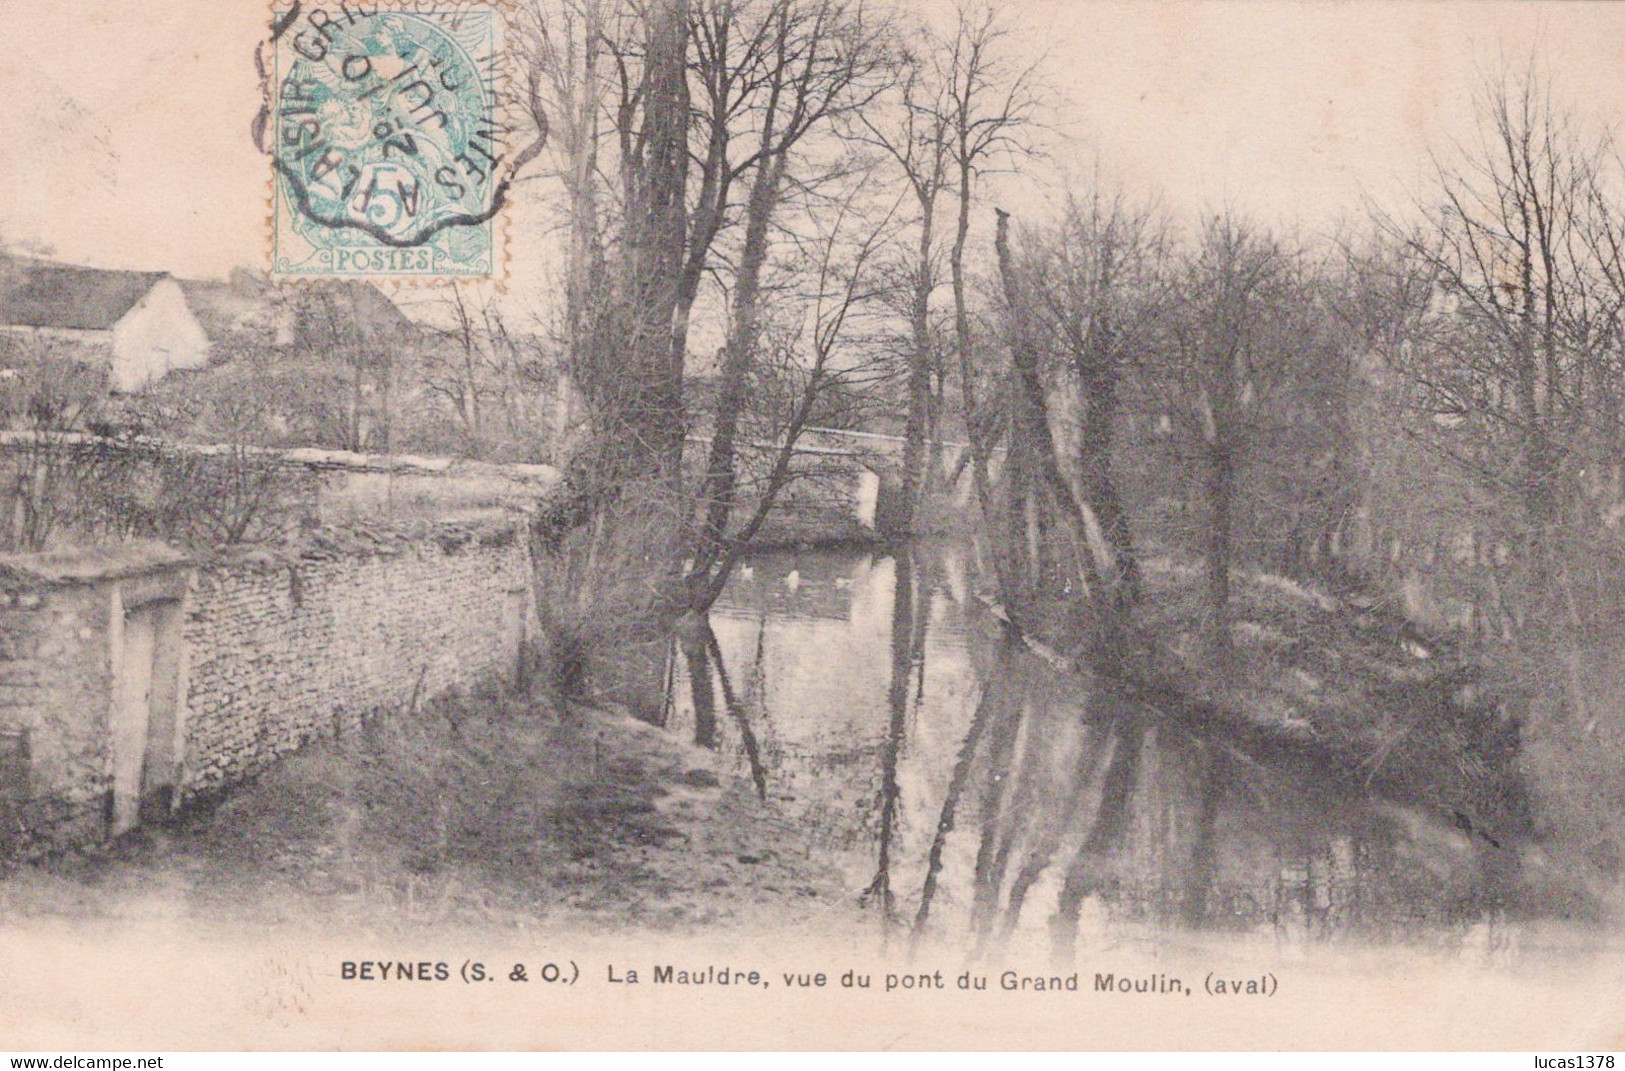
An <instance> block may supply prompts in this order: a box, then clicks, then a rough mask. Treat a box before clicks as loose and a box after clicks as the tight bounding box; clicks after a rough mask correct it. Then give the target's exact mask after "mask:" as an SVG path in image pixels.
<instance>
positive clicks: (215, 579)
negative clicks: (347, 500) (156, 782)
mask: <svg viewBox="0 0 1625 1071" xmlns="http://www.w3.org/2000/svg"><path fill="white" fill-rule="evenodd" d="M529 598H530V584H529V557H528V550H527V548H526V541H525V538H524V531H523V525H522V520H521V519H520V518H517V517H515V516H512V515H509V516H507V517H505V518H498V519H496V520H492V519H489V518H485V519H481V520H478V521H474V522H465V523H462V524H440V525H436V526H434V527H433V528H432V529H430V530H428V531H425V532H421V533H419V534H417V535H416V536H403V535H377V534H373V535H368V534H366V533H364V532H362V531H350V532H346V533H334V532H331V531H329V532H325V533H321V534H319V535H318V536H317V537H316V538H314V539H313V540H312V541H311V542H310V543H309V544H308V545H307V546H305V547H304V548H303V549H302V551H301V552H300V553H299V554H298V555H278V554H267V553H265V552H262V551H243V552H237V553H235V554H232V555H228V556H225V557H223V558H221V559H220V560H219V561H217V562H214V563H211V564H209V565H207V566H205V567H204V568H202V569H201V570H200V571H199V574H198V581H197V590H196V591H195V592H194V594H193V599H192V605H191V607H190V609H189V610H188V613H187V620H186V626H185V637H186V645H187V648H188V650H189V651H190V652H191V660H190V665H189V669H188V682H187V696H188V700H187V706H188V709H189V718H188V728H187V739H186V751H185V759H184V762H183V769H182V777H181V796H182V798H183V799H187V798H191V797H193V796H196V795H198V794H200V793H206V792H210V791H212V790H215V789H218V788H220V787H221V786H223V785H226V784H229V783H231V782H232V781H236V780H240V779H241V778H243V777H245V776H249V775H252V774H253V773H255V772H257V771H259V770H261V769H263V768H264V767H265V766H266V765H268V764H270V763H272V762H274V761H275V760H276V759H277V758H278V757H280V756H281V755H283V754H286V753H287V752H289V751H292V750H294V749H295V748H298V747H300V746H302V745H303V744H305V743H306V742H307V741H310V740H312V739H315V738H318V737H323V736H331V735H334V734H336V733H342V732H348V731H352V730H354V729H355V728H357V727H358V726H359V725H360V724H361V721H362V719H364V718H366V717H368V716H370V715H372V714H375V713H404V712H406V711H407V710H408V708H409V707H410V706H411V704H412V702H413V697H414V696H417V697H418V698H419V699H420V700H421V699H427V698H428V697H430V696H433V695H437V694H440V693H442V692H445V691H447V690H449V689H451V688H453V687H467V686H469V685H472V684H474V683H475V682H477V681H479V680H481V679H483V678H490V677H494V676H501V677H511V676H512V675H513V673H514V672H515V670H516V668H517V665H518V659H519V654H520V647H521V644H522V643H523V642H525V641H526V640H528V639H532V638H534V636H535V633H536V629H535V626H534V624H532V623H531V619H532V617H533V614H534V611H533V609H532V608H531V606H530V604H529Z"/></svg>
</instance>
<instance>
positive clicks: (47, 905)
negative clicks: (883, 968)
mask: <svg viewBox="0 0 1625 1071" xmlns="http://www.w3.org/2000/svg"><path fill="white" fill-rule="evenodd" d="M832 874H833V868H831V867H828V866H821V865H820V863H819V860H817V859H816V858H813V857H809V856H808V855H806V854H805V852H804V851H803V849H802V848H801V847H799V846H798V845H797V843H796V841H795V838H794V837H793V836H792V835H791V834H790V832H789V829H788V826H787V824H786V823H785V821H784V819H783V817H782V816H781V815H780V814H778V813H777V812H776V811H775V809H774V808H773V806H772V805H771V804H770V803H763V802H762V801H760V800H758V799H757V797H756V795H755V794H754V792H753V791H752V789H751V786H750V784H749V783H748V781H740V780H738V779H736V778H734V777H732V776H730V775H728V774H726V773H719V767H718V765H717V763H716V757H715V756H714V755H712V754H711V753H710V752H707V751H703V750H700V749H698V748H694V747H692V746H688V745H685V744H683V743H682V742H680V741H678V740H676V739H674V738H673V737H671V736H669V735H667V734H665V733H663V732H661V731H659V730H657V729H655V728H653V727H650V726H647V725H644V724H641V723H639V722H636V721H633V720H632V719H630V718H627V717H625V716H622V715H619V714H613V713H604V712H598V711H576V712H573V713H571V714H568V715H566V716H564V717H554V716H551V715H549V714H548V713H545V712H540V711H538V710H537V709H536V708H534V707H533V706H530V705H528V704H524V703H521V702H519V701H517V700H513V699H510V698H506V697H500V696H496V697H484V698H481V699H477V700H463V701H460V702H457V701H447V702H441V703H437V704H433V705H431V706H429V707H427V708H425V709H424V710H422V711H420V712H419V713H418V714H417V715H416V716H415V717H413V718H406V717H400V718H396V719H394V720H393V721H391V722H390V723H388V724H385V725H382V726H380V727H377V728H375V729H373V730H371V731H369V732H367V733H365V734H363V735H362V736H359V737H357V738H354V739H349V740H344V741H339V742H328V743H323V744H319V745H316V746H313V747H311V748H309V749H307V750H306V751H304V752H302V753H300V754H298V755H295V756H293V757H291V758H289V759H288V760H286V761H284V762H283V763H282V764H281V765H279V766H278V767H277V768H275V769H274V770H272V771H271V772H270V773H268V774H267V775H265V776H264V777H262V778H261V779H259V781H257V782H256V783H254V784H252V785H249V786H245V787H243V788H241V789H239V790H238V791H237V792H236V793H235V794H234V795H233V796H232V797H231V798H229V799H227V800H225V801H224V802H222V803H221V804H219V805H218V806H216V807H213V808H212V809H209V810H207V811H202V812H199V813H196V814H192V815H189V816H187V817H185V818H182V819H181V820H179V821H177V822H176V823H174V824H173V825H171V826H169V827H166V828H163V829H154V830H143V831H138V832H137V833H136V834H133V835H132V836H131V837H129V838H126V839H125V840H124V841H122V842H120V843H119V844H117V845H115V846H113V847H112V848H110V849H109V850H107V851H105V852H90V853H74V854H71V855H69V856H66V857H63V858H59V859H54V860H50V861H47V862H44V863H41V864H37V865H35V866H31V867H25V868H22V869H20V870H18V871H17V872H15V873H13V874H12V875H10V876H9V877H8V878H6V879H5V880H3V881H0V918H5V917H12V918H19V917H42V916H62V915H67V916H75V917H102V918H140V917H168V918H194V919H198V920H200V921H212V922H222V923H227V924H231V923H246V924H253V925H273V926H274V925H289V926H298V925H304V924H320V925H323V926H337V927H361V928H364V929H366V930H369V931H373V932H388V931H390V930H395V929H406V928H413V927H421V926H424V925H441V924H448V925H473V926H481V927H490V926H493V925H494V926H499V927H500V926H515V927H529V926H532V925H536V924H541V923H545V924H547V925H549V926H553V927H559V928H566V929H570V930H578V931H579V930H587V931H592V930H610V929H616V928H620V927H622V926H625V925H634V926H637V927H639V928H642V929H654V930H666V931H676V932H683V931H688V930H696V929H702V928H703V929H712V928H715V927H718V926H722V927H730V926H740V927H754V926H756V925H761V924H767V923H771V924H773V925H775V926H784V925H798V924H801V923H805V922H809V921H812V920H813V919H815V918H816V917H818V916H823V915H827V914H830V913H835V914H840V913H842V912H844V911H846V910H849V908H848V907H847V905H849V904H851V903H852V902H853V901H854V899H855V897H854V896H853V895H850V894H849V891H848V890H844V889H842V888H840V887H839V886H838V885H837V884H836V882H835V880H834V879H833V878H832V876H831V875H832Z"/></svg>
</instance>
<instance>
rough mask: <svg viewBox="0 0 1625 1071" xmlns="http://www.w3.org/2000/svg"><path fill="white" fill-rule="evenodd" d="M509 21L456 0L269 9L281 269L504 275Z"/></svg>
mask: <svg viewBox="0 0 1625 1071" xmlns="http://www.w3.org/2000/svg"><path fill="white" fill-rule="evenodd" d="M504 26H505V24H504V20H503V16H502V12H501V10H500V9H499V8H498V7H496V6H495V5H479V4H465V3H457V2H455V0H451V2H442V3H428V4H417V3H396V4H370V5H368V4H359V3H355V2H353V0H352V2H346V3H337V4H329V5H310V4H301V3H297V2H294V3H289V4H286V5H283V4H278V5H277V8H276V10H275V11H274V13H273V17H272V25H271V40H270V43H269V48H268V50H267V52H265V53H262V57H267V53H268V57H267V58H268V59H269V64H266V61H265V59H264V58H262V74H263V76H264V78H265V81H266V83H267V84H266V96H267V111H266V114H265V116H264V118H265V119H267V120H268V121H267V122H265V123H264V127H263V129H262V130H261V133H260V136H261V141H262V146H263V147H264V148H266V149H267V150H268V154H269V156H270V159H271V165H272V169H273V173H272V180H271V220H270V223H271V229H270V240H271V249H270V254H271V256H270V260H271V273H272V274H273V275H274V276H280V277H284V278H297V277H306V278H310V277H369V278H377V277H396V278H437V277H438V278H457V277H463V278H468V277H485V276H493V275H497V274H498V271H499V268H500V265H499V263H498V262H499V259H500V257H501V254H502V245H503V241H502V238H503V236H502V232H501V214H502V208H503V202H504V199H505V197H506V194H507V190H508V183H509V180H510V178H511V176H512V167H511V164H510V157H511V156H512V153H511V152H510V150H509V146H508V145H507V143H506V142H507V139H506V137H505V135H506V133H507V128H506V127H505V124H504V122H503V109H502V105H501V94H502V92H503V84H504V77H503V73H502V57H503V55H504V46H505V41H504ZM267 66H268V67H269V69H268V70H267V69H264V68H265V67H267Z"/></svg>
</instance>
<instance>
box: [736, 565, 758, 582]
mask: <svg viewBox="0 0 1625 1071" xmlns="http://www.w3.org/2000/svg"><path fill="white" fill-rule="evenodd" d="M739 579H741V580H755V579H756V569H755V568H754V567H752V566H749V565H741V566H740V567H739Z"/></svg>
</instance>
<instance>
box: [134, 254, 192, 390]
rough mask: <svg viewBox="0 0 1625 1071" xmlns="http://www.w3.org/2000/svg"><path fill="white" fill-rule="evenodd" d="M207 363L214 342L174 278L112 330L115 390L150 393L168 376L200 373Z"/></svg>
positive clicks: (164, 281)
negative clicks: (185, 370) (181, 371)
mask: <svg viewBox="0 0 1625 1071" xmlns="http://www.w3.org/2000/svg"><path fill="white" fill-rule="evenodd" d="M208 360H209V337H208V335H207V334H205V333H204V331H203V327H202V325H201V324H199V323H198V322H197V317H195V316H193V315H192V310H191V308H190V307H189V306H188V305H187V303H186V293H185V291H183V290H182V289H181V286H180V284H179V283H177V282H176V281H175V280H173V279H161V280H159V281H158V283H157V285H155V286H154V287H153V288H152V290H151V291H149V292H148V293H147V296H146V297H144V298H142V299H141V300H140V301H138V302H136V305H135V307H134V308H132V309H131V310H130V311H129V312H127V313H125V314H124V317H123V318H122V319H120V320H119V322H118V323H116V324H114V325H113V369H112V381H113V389H115V390H120V391H124V392H126V393H131V392H134V391H140V390H145V389H146V388H147V387H148V386H150V385H152V384H153V383H156V382H158V380H160V379H162V378H163V377H164V375H165V374H166V373H168V372H171V371H174V370H175V369H177V368H201V367H203V366H204V365H205V364H207V363H208Z"/></svg>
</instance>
